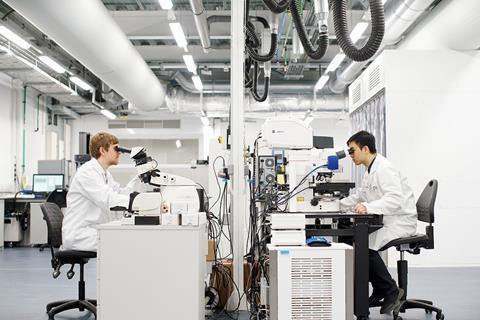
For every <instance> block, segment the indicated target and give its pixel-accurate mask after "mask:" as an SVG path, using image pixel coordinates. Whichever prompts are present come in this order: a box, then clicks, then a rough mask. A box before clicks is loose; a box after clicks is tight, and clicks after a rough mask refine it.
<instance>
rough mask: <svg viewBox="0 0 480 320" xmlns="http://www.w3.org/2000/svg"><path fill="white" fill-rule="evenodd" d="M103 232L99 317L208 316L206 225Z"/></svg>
mask: <svg viewBox="0 0 480 320" xmlns="http://www.w3.org/2000/svg"><path fill="white" fill-rule="evenodd" d="M98 230H99V231H98V237H99V241H98V252H97V316H98V319H99V320H131V319H185V320H186V319H188V320H196V319H199V320H200V319H201V320H204V319H205V300H204V296H205V292H204V277H205V271H206V262H205V261H206V257H205V256H206V255H207V230H206V225H205V224H203V225H201V226H196V227H192V226H132V225H130V226H128V225H121V224H120V222H119V221H114V222H110V223H107V224H104V225H101V226H99V228H98Z"/></svg>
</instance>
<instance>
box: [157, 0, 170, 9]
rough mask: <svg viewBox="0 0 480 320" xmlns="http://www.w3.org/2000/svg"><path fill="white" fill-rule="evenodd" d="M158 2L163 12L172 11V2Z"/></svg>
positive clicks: (160, 0)
mask: <svg viewBox="0 0 480 320" xmlns="http://www.w3.org/2000/svg"><path fill="white" fill-rule="evenodd" d="M158 2H160V7H162V9H163V10H172V8H173V3H172V0H158Z"/></svg>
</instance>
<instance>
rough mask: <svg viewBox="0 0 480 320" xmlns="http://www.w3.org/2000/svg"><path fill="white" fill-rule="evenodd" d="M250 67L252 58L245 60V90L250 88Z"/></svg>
mask: <svg viewBox="0 0 480 320" xmlns="http://www.w3.org/2000/svg"><path fill="white" fill-rule="evenodd" d="M251 67H252V58H247V59H245V85H244V86H245V88H251V87H252V85H253V79H252V78H251V77H250V68H251Z"/></svg>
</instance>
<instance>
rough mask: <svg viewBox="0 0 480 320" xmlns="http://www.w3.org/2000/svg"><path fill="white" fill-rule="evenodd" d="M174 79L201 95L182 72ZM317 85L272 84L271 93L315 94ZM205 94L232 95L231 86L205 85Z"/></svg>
mask: <svg viewBox="0 0 480 320" xmlns="http://www.w3.org/2000/svg"><path fill="white" fill-rule="evenodd" d="M173 79H174V80H175V81H177V83H178V84H179V85H180V86H181V87H182V89H184V90H185V91H187V92H190V93H197V94H198V93H200V92H199V91H198V90H197V89H196V88H195V86H194V85H193V83H192V82H191V81H190V80H188V79H187V78H186V77H185V76H184V75H183V74H182V73H181V72H176V73H175V74H174V75H173ZM314 87H315V83H312V82H301V81H295V82H292V83H287V84H276V83H272V84H270V92H271V93H282V94H307V95H312V94H313V88H314ZM203 93H223V94H225V93H230V84H229V83H220V84H217V83H213V84H209V83H203Z"/></svg>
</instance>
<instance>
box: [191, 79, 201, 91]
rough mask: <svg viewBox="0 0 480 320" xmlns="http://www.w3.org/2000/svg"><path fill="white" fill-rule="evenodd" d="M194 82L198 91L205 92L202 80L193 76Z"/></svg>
mask: <svg viewBox="0 0 480 320" xmlns="http://www.w3.org/2000/svg"><path fill="white" fill-rule="evenodd" d="M192 81H193V85H194V86H195V88H196V89H197V90H198V91H203V83H202V79H200V77H199V76H193V77H192Z"/></svg>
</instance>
